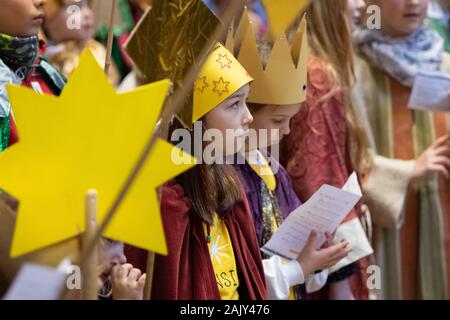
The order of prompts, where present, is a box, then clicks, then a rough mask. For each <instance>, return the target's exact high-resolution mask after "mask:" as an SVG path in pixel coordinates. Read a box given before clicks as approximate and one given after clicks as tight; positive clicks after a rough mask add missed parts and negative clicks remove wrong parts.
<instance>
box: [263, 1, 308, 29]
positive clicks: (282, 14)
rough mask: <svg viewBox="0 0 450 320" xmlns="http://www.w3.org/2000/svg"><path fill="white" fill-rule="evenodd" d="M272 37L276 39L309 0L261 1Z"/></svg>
mask: <svg viewBox="0 0 450 320" xmlns="http://www.w3.org/2000/svg"><path fill="white" fill-rule="evenodd" d="M262 2H263V4H264V7H265V9H266V12H267V16H268V18H269V25H270V29H271V31H272V34H273V36H274V37H278V36H279V35H280V34H281V33H282V32H285V31H286V28H287V27H288V26H289V25H290V24H292V23H293V22H294V20H295V18H296V17H298V15H299V14H300V12H301V11H302V10H303V9H304V8H305V7H306V6H307V5H308V4H309V2H310V0H262Z"/></svg>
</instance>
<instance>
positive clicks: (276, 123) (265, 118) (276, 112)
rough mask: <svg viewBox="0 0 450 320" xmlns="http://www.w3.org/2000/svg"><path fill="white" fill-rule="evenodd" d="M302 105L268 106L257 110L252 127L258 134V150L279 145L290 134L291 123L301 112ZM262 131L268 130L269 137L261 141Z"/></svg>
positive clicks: (254, 112) (254, 113)
mask: <svg viewBox="0 0 450 320" xmlns="http://www.w3.org/2000/svg"><path fill="white" fill-rule="evenodd" d="M300 106H301V104H300V103H297V104H289V105H281V106H274V105H266V106H262V107H260V108H259V109H255V110H254V111H253V113H252V115H253V119H254V120H253V122H252V124H251V125H250V127H251V128H252V129H254V130H256V132H257V136H258V148H267V147H269V146H271V145H274V144H278V143H279V142H280V140H281V139H282V138H283V137H284V136H286V135H288V134H289V132H290V127H289V122H290V121H291V119H292V117H293V116H295V115H296V114H297V112H299V110H300ZM260 129H267V137H265V139H260V138H261V137H260V136H259V134H258V131H259V130H260Z"/></svg>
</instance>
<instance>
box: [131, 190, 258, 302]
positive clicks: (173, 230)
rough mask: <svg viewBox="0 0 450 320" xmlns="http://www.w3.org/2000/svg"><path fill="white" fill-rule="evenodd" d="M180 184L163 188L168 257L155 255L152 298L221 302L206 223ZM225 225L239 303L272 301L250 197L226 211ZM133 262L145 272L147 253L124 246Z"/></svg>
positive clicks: (163, 214)
mask: <svg viewBox="0 0 450 320" xmlns="http://www.w3.org/2000/svg"><path fill="white" fill-rule="evenodd" d="M244 197H245V196H244ZM191 207H192V204H191V200H190V199H189V198H188V197H187V196H185V195H184V191H183V189H182V187H181V186H180V185H178V184H168V185H165V186H163V190H162V198H161V214H162V219H163V224H164V229H165V234H166V241H167V247H168V251H169V254H168V255H167V256H162V255H156V256H155V265H154V273H153V286H152V299H153V300H220V294H219V290H218V286H217V282H216V277H215V274H214V270H213V266H212V262H211V258H210V254H209V250H208V246H207V242H206V239H205V234H204V230H203V226H202V221H201V220H200V219H199V218H198V217H197V216H196V215H194V214H193V212H192V210H191ZM224 216H225V218H224V219H225V223H226V226H227V229H228V232H229V234H230V238H231V241H232V243H233V249H234V253H235V257H236V264H237V268H238V274H239V282H240V287H239V297H240V299H243V300H245V299H251V300H262V299H267V292H266V286H265V280H264V270H263V266H262V260H261V254H260V251H259V246H258V241H257V238H256V232H255V227H254V223H253V221H252V217H251V213H250V209H249V206H248V203H247V199H246V198H243V200H242V201H240V202H239V203H237V204H236V206H235V207H234V208H233V209H232V210H230V211H229V212H227V213H226V214H225V215H224ZM125 255H126V256H127V259H128V262H129V263H131V264H133V265H134V266H135V267H137V268H139V269H141V270H142V271H143V272H145V269H146V264H147V252H146V251H144V250H141V249H138V248H135V247H131V246H125Z"/></svg>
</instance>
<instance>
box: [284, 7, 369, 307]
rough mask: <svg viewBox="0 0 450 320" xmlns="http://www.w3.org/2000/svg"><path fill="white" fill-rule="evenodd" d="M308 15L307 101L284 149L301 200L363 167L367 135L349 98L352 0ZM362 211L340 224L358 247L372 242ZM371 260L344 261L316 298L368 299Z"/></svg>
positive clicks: (339, 184) (339, 234)
mask: <svg viewBox="0 0 450 320" xmlns="http://www.w3.org/2000/svg"><path fill="white" fill-rule="evenodd" d="M306 17H307V23H308V43H309V45H310V56H309V58H308V83H307V88H308V90H307V95H306V102H305V104H304V105H303V106H302V108H301V109H300V111H299V112H298V113H297V114H296V115H295V116H294V117H293V118H292V120H291V124H290V129H291V130H290V133H289V135H287V136H286V137H285V138H284V140H283V142H282V149H281V152H280V154H281V160H282V161H281V162H282V164H283V165H285V167H286V169H287V172H288V173H289V175H290V177H291V179H292V183H293V187H294V190H295V191H296V193H297V195H298V197H299V198H300V200H301V201H302V202H305V201H306V200H308V199H309V198H310V197H311V196H312V195H313V194H314V193H315V192H316V191H317V190H318V189H319V188H320V187H321V186H322V185H323V184H329V185H332V186H335V187H338V188H341V187H342V186H343V185H344V183H345V181H346V180H347V178H348V177H349V176H350V174H351V173H352V172H353V171H359V172H363V171H364V168H365V167H366V165H365V164H366V162H367V161H366V158H367V156H366V152H365V150H366V147H365V145H366V143H365V135H364V132H363V131H362V129H361V127H360V124H359V122H358V120H357V116H356V112H355V110H354V108H353V105H352V103H351V99H350V86H351V81H352V70H353V69H352V68H353V65H352V43H351V37H350V35H351V33H350V21H349V19H348V4H347V0H345V1H344V0H336V1H327V0H317V1H313V2H311V4H310V6H309V8H308V11H307V16H306ZM331 30H333V31H331ZM337 48H340V49H337ZM355 169H357V170H355ZM362 216H363V212H362V210H361V206H357V207H356V208H355V210H352V211H351V212H350V214H349V215H348V216H347V218H346V219H345V220H344V222H343V224H342V225H341V226H340V227H339V228H338V230H337V237H342V238H344V239H349V238H353V239H357V240H355V241H354V242H353V243H352V247H353V249H354V250H355V251H356V249H357V248H356V247H357V246H358V244H360V243H366V242H367V236H366V234H365V232H364V230H363V228H362V227H361V223H360V221H359V218H361V217H362ZM347 227H348V228H347ZM347 233H348V234H347ZM342 234H345V235H342ZM368 254H370V251H367V252H366V254H363V255H362V256H364V255H368ZM366 265H367V259H366V258H359V259H357V260H356V261H355V262H354V263H351V264H348V265H345V266H342V267H341V268H340V269H339V270H337V271H335V272H334V273H333V274H331V275H330V276H329V278H328V283H327V285H326V286H325V288H324V289H322V290H320V291H319V292H318V293H317V294H314V298H319V299H354V298H355V299H367V298H368V288H367V286H366V279H367V273H366Z"/></svg>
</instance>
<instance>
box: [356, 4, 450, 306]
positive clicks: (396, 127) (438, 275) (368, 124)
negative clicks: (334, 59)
mask: <svg viewBox="0 0 450 320" xmlns="http://www.w3.org/2000/svg"><path fill="white" fill-rule="evenodd" d="M428 2H429V1H428V0H418V1H410V0H390V1H381V0H368V1H367V3H368V4H369V5H377V6H378V7H379V8H380V14H381V15H380V17H381V29H379V30H378V29H375V30H369V29H367V28H363V29H360V30H357V31H356V32H355V33H354V37H353V38H354V39H353V40H354V43H355V45H356V46H357V48H358V52H357V53H358V55H357V57H356V63H355V74H356V86H355V88H354V91H353V92H354V101H355V105H356V107H357V109H358V111H359V112H360V115H361V116H360V117H361V120H362V121H363V123H364V128H365V129H366V132H367V135H368V137H369V142H370V148H371V149H372V151H373V169H372V172H371V174H370V175H369V178H368V181H367V186H366V188H365V189H366V190H365V192H366V199H367V202H368V204H369V205H370V210H371V213H372V216H373V221H374V225H375V227H376V229H375V233H374V235H375V236H376V237H374V240H375V246H376V248H377V250H376V253H377V254H378V256H379V257H382V259H381V260H380V261H381V262H383V261H384V262H383V263H382V264H381V263H380V267H381V271H382V272H381V274H382V275H383V277H384V278H383V283H384V287H383V288H384V290H383V292H382V293H383V294H384V298H387V299H402V298H404V299H418V298H423V299H448V287H449V286H450V272H449V270H450V269H448V266H449V263H450V237H449V236H448V235H449V234H450V206H449V203H450V183H449V176H450V175H449V168H450V137H449V134H448V126H449V122H448V119H446V115H445V114H444V113H431V112H423V111H417V110H411V109H409V108H408V104H409V98H410V96H411V92H412V87H413V83H414V81H415V78H416V75H417V74H418V73H419V72H421V71H422V72H443V73H446V74H450V55H449V54H448V53H446V52H445V49H444V41H443V40H442V38H441V36H440V35H439V34H438V33H437V32H435V31H434V30H431V29H429V28H427V27H426V26H425V25H424V20H425V18H426V15H427V5H428ZM436 94H439V93H438V92H435V90H434V89H429V93H428V95H429V96H430V97H431V96H434V95H436ZM441 94H442V93H441ZM444 95H445V92H444ZM424 98H426V95H424ZM418 230H420V232H418Z"/></svg>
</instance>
